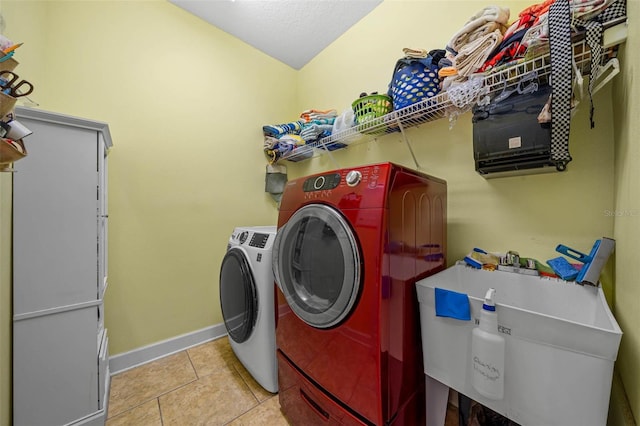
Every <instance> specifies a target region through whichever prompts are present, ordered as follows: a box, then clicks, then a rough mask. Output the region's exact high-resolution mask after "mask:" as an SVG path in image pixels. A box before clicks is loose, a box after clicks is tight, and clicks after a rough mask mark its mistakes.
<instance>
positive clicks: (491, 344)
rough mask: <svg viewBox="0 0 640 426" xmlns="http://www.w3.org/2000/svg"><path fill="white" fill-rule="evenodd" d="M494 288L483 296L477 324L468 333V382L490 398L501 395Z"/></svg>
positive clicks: (502, 344)
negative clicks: (469, 341)
mask: <svg viewBox="0 0 640 426" xmlns="http://www.w3.org/2000/svg"><path fill="white" fill-rule="evenodd" d="M495 294H496V289H495V288H490V289H489V290H488V291H487V294H486V295H485V297H484V304H483V305H482V312H481V313H480V325H479V326H478V327H476V328H474V329H473V331H472V334H471V369H472V384H473V387H474V388H475V390H477V391H478V393H480V394H481V395H483V396H486V397H487V398H491V399H502V398H503V397H504V348H505V341H504V337H502V336H500V335H499V334H498V315H497V313H496V305H495V302H494V298H495Z"/></svg>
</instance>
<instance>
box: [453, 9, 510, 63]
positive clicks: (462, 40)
mask: <svg viewBox="0 0 640 426" xmlns="http://www.w3.org/2000/svg"><path fill="white" fill-rule="evenodd" d="M509 15H510V11H509V9H508V8H501V7H498V6H488V7H485V8H484V9H482V10H481V11H479V12H478V13H476V14H475V15H474V16H472V17H471V19H469V21H467V23H466V24H465V25H464V27H462V29H460V30H459V31H458V32H457V33H455V34H454V35H453V37H451V40H449V43H447V51H449V52H450V53H451V54H452V55H453V56H455V55H457V54H458V51H459V50H460V49H462V47H463V46H464V45H465V44H467V42H468V37H469V35H471V34H473V33H474V32H475V31H476V30H478V28H480V27H482V26H483V25H484V24H486V23H488V22H496V23H498V24H502V25H507V22H508V21H509Z"/></svg>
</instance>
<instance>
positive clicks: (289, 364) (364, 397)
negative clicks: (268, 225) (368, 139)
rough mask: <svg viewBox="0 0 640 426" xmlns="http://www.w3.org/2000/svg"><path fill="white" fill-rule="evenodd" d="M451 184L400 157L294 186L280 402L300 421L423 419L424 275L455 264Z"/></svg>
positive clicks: (279, 277) (286, 247) (288, 207)
mask: <svg viewBox="0 0 640 426" xmlns="http://www.w3.org/2000/svg"><path fill="white" fill-rule="evenodd" d="M446 206H447V189H446V182H445V181H443V180H441V179H437V178H434V177H431V176H427V175H425V174H422V173H419V172H416V171H413V170H410V169H407V168H404V167H401V166H398V165H395V164H391V163H384V164H376V165H371V166H363V167H356V168H353V169H345V170H336V171H332V172H328V173H322V174H318V175H314V176H310V177H306V178H301V179H298V180H294V181H290V182H288V183H287V185H286V188H285V191H284V194H283V196H282V201H281V205H280V214H279V218H278V232H277V236H276V240H275V243H274V248H273V269H274V274H275V278H276V283H277V287H278V288H277V317H276V343H277V357H278V381H279V386H280V393H279V399H280V406H281V407H282V411H283V412H284V414H285V416H286V417H287V418H288V419H289V421H290V422H291V423H292V424H293V425H304V426H308V425H315V424H322V425H325V424H349V425H362V424H365V425H412V426H413V425H418V424H424V422H425V420H424V419H425V404H424V369H423V366H422V349H421V339H420V328H419V325H420V320H419V310H418V302H417V298H416V292H415V282H416V281H417V280H419V279H422V278H424V277H426V276H428V275H431V274H434V273H436V272H439V271H441V270H442V269H444V268H445V253H446V241H447V237H446Z"/></svg>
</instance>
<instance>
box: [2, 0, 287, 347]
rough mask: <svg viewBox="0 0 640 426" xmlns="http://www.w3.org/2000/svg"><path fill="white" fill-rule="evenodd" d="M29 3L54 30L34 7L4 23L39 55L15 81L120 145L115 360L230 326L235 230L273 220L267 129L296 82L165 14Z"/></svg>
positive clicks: (110, 303) (280, 68)
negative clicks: (224, 304)
mask: <svg viewBox="0 0 640 426" xmlns="http://www.w3.org/2000/svg"><path fill="white" fill-rule="evenodd" d="M26 4H27V5H28V7H29V8H31V9H34V8H35V9H37V10H38V11H39V12H40V13H43V14H45V15H46V18H47V19H46V20H45V22H44V23H41V25H40V26H34V25H30V24H31V22H30V17H29V14H27V13H24V12H25V11H26V10H25V9H23V7H24V5H25V2H6V4H5V8H4V9H5V10H4V14H5V18H6V20H7V22H8V23H9V24H13V25H10V26H11V27H13V28H15V27H17V26H19V27H20V28H21V30H20V36H19V37H18V36H17V35H16V33H17V32H18V31H15V32H14V33H11V32H10V31H8V32H7V35H8V36H10V37H14V38H16V39H19V40H20V41H23V42H24V43H25V44H24V46H23V47H21V48H20V52H18V53H19V55H22V52H24V53H25V55H26V53H27V52H29V51H32V50H33V51H37V52H41V53H42V55H40V56H39V57H38V58H37V60H36V59H34V61H33V62H32V64H27V63H26V61H21V62H23V63H21V65H20V68H19V71H20V72H19V74H20V75H21V76H22V77H24V78H28V79H30V80H31V79H33V82H34V84H35V86H36V91H35V92H34V95H33V99H34V100H36V101H37V102H38V103H39V104H40V108H42V109H45V110H52V111H56V112H61V113H66V114H70V115H75V116H80V117H86V118H92V119H97V120H101V121H106V122H108V123H109V125H110V130H111V134H112V137H113V141H114V145H115V147H114V149H113V150H112V152H111V154H110V156H109V167H110V170H109V171H110V176H109V185H110V190H109V201H110V212H109V214H110V215H109V225H110V239H109V244H110V246H109V273H110V274H109V287H108V290H107V295H106V325H107V327H108V329H109V334H110V338H109V342H110V350H111V353H112V354H118V353H122V352H126V351H128V350H132V349H136V348H140V347H142V346H145V345H148V344H151V343H154V342H158V341H161V340H164V339H168V338H171V337H174V336H176V335H180V334H184V333H188V332H192V331H194V330H198V329H201V328H204V327H207V326H210V325H212V324H218V323H220V322H222V316H221V313H220V307H219V306H220V305H219V300H218V288H217V277H218V274H219V265H220V262H221V260H222V256H223V255H224V252H225V251H226V246H227V239H228V238H229V235H230V234H231V231H232V230H233V228H234V227H235V226H240V225H264V224H273V223H275V221H276V217H277V210H276V206H275V204H274V203H273V202H272V201H271V199H270V197H269V196H268V195H266V194H265V193H264V173H265V165H266V163H265V158H264V154H263V153H262V132H261V126H262V125H263V124H266V123H273V122H276V121H278V120H280V119H281V118H282V117H289V116H291V115H292V114H294V113H295V111H297V109H296V108H295V106H294V99H295V95H296V88H295V85H294V82H295V76H296V72H295V71H294V70H293V69H291V68H290V67H287V66H285V65H283V64H282V63H280V62H278V61H276V60H275V59H272V58H270V57H268V56H266V55H264V54H262V53H261V52H259V51H258V50H256V49H254V48H252V47H250V46H248V45H247V44H245V43H242V42H240V41H239V40H238V39H235V38H233V37H231V36H229V35H227V34H226V33H224V32H222V31H220V30H218V29H216V28H214V27H212V26H211V25H208V24H206V23H205V22H204V21H201V20H200V19H197V18H195V17H193V16H192V15H190V14H188V13H186V12H184V11H182V10H181V9H179V8H177V7H175V6H174V5H172V4H170V3H168V2H164V1H152V2H115V1H114V2H73V1H71V2H67V1H43V2H26ZM27 29H28V31H27ZM43 35H46V37H43ZM29 65H31V66H29ZM42 70H46V72H42ZM25 142H26V143H27V145H28V139H27V140H26V141H25ZM27 148H28V147H27ZM24 161H28V159H26V160H24Z"/></svg>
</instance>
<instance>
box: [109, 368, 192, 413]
mask: <svg viewBox="0 0 640 426" xmlns="http://www.w3.org/2000/svg"><path fill="white" fill-rule="evenodd" d="M198 380H199V379H198V378H197V377H196V378H195V379H193V380H191V381H189V382H186V383H183V384H181V385H180V386H178V387H175V388H173V389H170V390H168V391H166V392H162V393H160V394H157V395H155V396H152V397H150V398H149V399H145V400H143V401H142V402H140V403H139V404H136V405H132V406H131V407H128V408H127V409H126V410H123V411H121V412H119V413H118V414H115V415H113V416H109V419H112V418H114V417H117V416H119V415H121V414H124V413H126V412H128V411H131V410H133V409H134V408H138V407H140V406H141V405H144V404H146V403H148V402H150V401H153V400H154V399H157V400H158V404H160V397H161V396H164V395H167V394H170V393H171V392H174V391H177V390H178V389H182V388H183V387H185V386H188V385H190V384H192V383H195V382H197V381H198Z"/></svg>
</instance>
